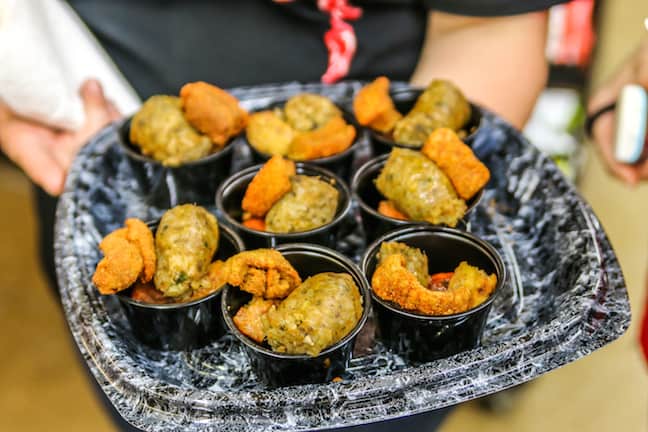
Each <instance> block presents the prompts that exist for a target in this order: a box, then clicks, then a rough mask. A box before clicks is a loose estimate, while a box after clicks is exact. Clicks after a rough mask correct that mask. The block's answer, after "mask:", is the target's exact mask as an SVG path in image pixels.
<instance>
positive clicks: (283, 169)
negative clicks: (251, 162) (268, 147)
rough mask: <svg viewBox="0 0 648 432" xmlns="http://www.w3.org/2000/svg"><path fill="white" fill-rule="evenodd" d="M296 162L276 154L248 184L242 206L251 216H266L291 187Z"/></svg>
mask: <svg viewBox="0 0 648 432" xmlns="http://www.w3.org/2000/svg"><path fill="white" fill-rule="evenodd" d="M294 175H295V163H294V162H293V161H290V160H287V159H284V158H283V157H281V156H279V155H276V156H273V157H272V158H270V160H269V161H268V162H266V163H265V164H264V165H263V166H262V167H261V169H260V170H259V172H258V173H257V174H256V175H255V176H254V178H253V179H252V181H251V182H250V184H249V185H248V187H247V189H246V191H245V195H244V196H243V202H242V203H241V208H242V209H243V211H245V212H248V213H249V214H250V215H251V216H255V217H259V218H261V217H264V216H265V215H266V213H268V211H269V210H270V208H272V206H273V205H274V204H275V203H276V202H277V201H278V200H279V199H280V198H281V197H282V196H284V195H285V194H286V193H288V192H289V191H290V189H291V185H290V178H291V177H292V176H294Z"/></svg>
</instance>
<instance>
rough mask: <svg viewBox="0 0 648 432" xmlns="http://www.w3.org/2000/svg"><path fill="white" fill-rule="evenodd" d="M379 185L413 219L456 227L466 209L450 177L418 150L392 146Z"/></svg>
mask: <svg viewBox="0 0 648 432" xmlns="http://www.w3.org/2000/svg"><path fill="white" fill-rule="evenodd" d="M376 188H377V189H378V190H379V191H380V193H382V194H383V196H384V197H385V198H387V199H389V200H390V201H392V202H393V203H394V204H395V205H396V207H397V208H398V209H399V210H401V211H402V212H404V213H405V214H407V215H408V216H409V217H410V219H411V220H415V221H427V222H430V223H432V224H446V225H449V226H451V227H453V226H455V225H456V224H457V222H458V221H459V220H460V219H461V218H462V217H463V215H464V213H465V212H466V203H465V202H464V201H463V200H461V199H459V197H458V196H457V193H456V192H455V190H454V188H453V186H452V183H451V182H450V180H449V179H448V177H446V175H445V174H444V173H443V171H441V169H439V167H438V166H436V164H435V163H434V162H432V161H431V160H430V159H428V158H427V157H425V156H424V155H423V154H421V152H418V151H414V150H408V149H403V148H395V149H393V150H392V152H391V154H390V155H389V158H388V159H387V162H386V163H385V166H384V167H383V169H382V171H381V172H380V175H379V176H378V178H377V179H376Z"/></svg>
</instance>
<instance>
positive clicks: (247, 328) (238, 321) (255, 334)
mask: <svg viewBox="0 0 648 432" xmlns="http://www.w3.org/2000/svg"><path fill="white" fill-rule="evenodd" d="M278 304H279V300H265V299H264V298H263V297H256V296H255V297H252V300H250V301H249V302H248V303H247V304H246V305H244V306H242V307H241V308H240V309H239V310H238V312H236V315H234V319H233V321H234V324H235V325H236V327H237V328H238V329H239V330H240V332H241V333H243V334H244V335H245V336H247V337H249V338H250V339H252V340H254V341H256V342H258V343H261V342H263V340H264V339H265V333H264V331H263V323H262V320H261V318H262V317H263V316H264V315H265V314H266V313H267V312H268V311H269V310H270V308H272V307H273V306H277V305H278Z"/></svg>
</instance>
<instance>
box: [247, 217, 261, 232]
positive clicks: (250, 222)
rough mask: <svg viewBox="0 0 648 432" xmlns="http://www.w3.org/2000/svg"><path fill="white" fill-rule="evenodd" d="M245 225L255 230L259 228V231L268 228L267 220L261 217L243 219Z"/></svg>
mask: <svg viewBox="0 0 648 432" xmlns="http://www.w3.org/2000/svg"><path fill="white" fill-rule="evenodd" d="M243 226H244V227H247V228H250V229H253V230H257V231H265V230H266V224H265V220H264V219H261V218H249V219H245V220H244V221H243Z"/></svg>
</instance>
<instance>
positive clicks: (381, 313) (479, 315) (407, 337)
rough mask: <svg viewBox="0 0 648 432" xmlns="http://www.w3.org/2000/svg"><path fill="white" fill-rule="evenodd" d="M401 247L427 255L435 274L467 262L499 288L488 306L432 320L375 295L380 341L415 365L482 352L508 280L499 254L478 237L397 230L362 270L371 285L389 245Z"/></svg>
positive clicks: (370, 252)
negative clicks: (494, 279)
mask: <svg viewBox="0 0 648 432" xmlns="http://www.w3.org/2000/svg"><path fill="white" fill-rule="evenodd" d="M390 241H397V242H401V243H405V244H407V245H408V246H412V247H415V248H418V249H421V250H422V251H424V252H425V253H426V254H427V256H428V261H429V263H428V271H429V273H430V274H434V273H439V272H449V271H453V270H454V269H455V268H456V267H457V266H458V265H459V263H460V262H461V261H467V262H468V263H469V264H470V265H473V266H476V267H478V268H480V269H482V270H484V271H485V272H486V273H488V274H493V273H494V274H495V275H496V276H497V285H496V287H495V290H494V291H493V293H492V294H491V296H490V297H489V298H488V299H487V300H486V301H485V302H483V303H482V304H480V305H478V306H476V307H474V308H472V309H470V310H467V311H465V312H461V313H457V314H453V315H441V316H429V315H423V314H419V313H415V312H410V311H406V310H403V309H401V308H400V306H398V305H396V304H394V303H391V302H388V301H385V300H383V299H381V298H380V297H378V296H377V295H376V294H375V293H374V292H373V290H371V299H372V302H373V308H374V312H375V316H376V321H377V324H378V335H379V337H380V339H381V340H382V341H383V343H384V344H385V345H386V346H387V347H388V348H389V349H391V350H393V351H394V352H396V353H398V354H400V355H402V356H404V357H405V358H408V359H409V360H410V361H413V362H427V361H431V360H435V359H439V358H443V357H448V356H450V355H453V354H456V353H458V352H461V351H464V350H469V349H472V348H475V347H477V346H478V345H479V344H480V342H481V335H482V333H483V331H484V326H485V324H486V319H487V317H488V313H489V312H490V309H491V306H492V304H493V300H494V299H495V296H496V295H497V293H498V292H499V291H500V290H501V288H502V285H503V284H504V281H505V280H506V268H505V267H504V263H503V261H502V258H501V257H500V255H499V254H498V253H497V251H496V250H495V249H494V248H493V247H492V246H491V245H490V244H488V243H487V242H485V241H483V240H481V239H479V238H477V237H475V236H474V235H472V234H469V233H466V232H463V231H459V230H456V229H452V228H441V227H433V226H412V227H406V228H401V229H397V230H394V231H392V232H390V233H388V234H386V235H384V236H382V237H381V238H379V239H377V240H376V241H375V242H374V243H372V244H371V245H370V246H369V247H368V248H367V251H366V252H365V254H364V256H363V258H362V264H361V268H362V271H363V273H364V274H365V276H366V277H367V280H368V281H369V283H370V284H371V278H372V277H373V273H374V271H375V269H376V265H377V254H378V252H379V251H380V245H381V244H382V243H383V242H390Z"/></svg>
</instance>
